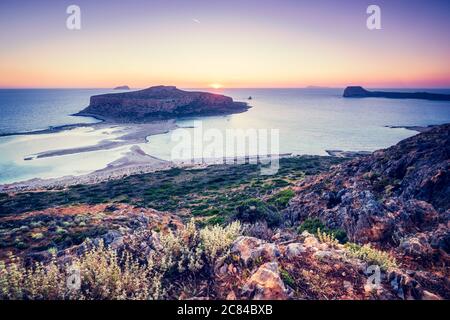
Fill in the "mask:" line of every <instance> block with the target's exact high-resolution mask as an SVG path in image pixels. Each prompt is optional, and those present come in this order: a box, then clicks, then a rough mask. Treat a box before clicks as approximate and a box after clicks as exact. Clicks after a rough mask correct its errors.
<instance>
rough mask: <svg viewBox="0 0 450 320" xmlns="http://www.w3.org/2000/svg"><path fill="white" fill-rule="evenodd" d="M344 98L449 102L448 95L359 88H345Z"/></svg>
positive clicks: (449, 97)
mask: <svg viewBox="0 0 450 320" xmlns="http://www.w3.org/2000/svg"><path fill="white" fill-rule="evenodd" d="M343 96H344V98H389V99H422V100H435V101H450V94H438V93H428V92H385V91H368V90H366V89H364V88H363V87H360V86H353V87H347V88H345V90H344V95H343Z"/></svg>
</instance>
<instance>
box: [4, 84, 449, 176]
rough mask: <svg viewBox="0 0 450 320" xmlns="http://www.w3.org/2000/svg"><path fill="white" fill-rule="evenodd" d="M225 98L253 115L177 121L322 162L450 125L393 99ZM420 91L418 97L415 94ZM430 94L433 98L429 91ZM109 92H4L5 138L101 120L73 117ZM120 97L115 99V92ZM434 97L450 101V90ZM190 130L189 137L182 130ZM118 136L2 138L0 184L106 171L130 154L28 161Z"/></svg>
mask: <svg viewBox="0 0 450 320" xmlns="http://www.w3.org/2000/svg"><path fill="white" fill-rule="evenodd" d="M208 91H211V92H217V93H222V94H225V95H228V96H231V97H233V98H234V99H235V100H237V101H247V98H248V97H249V96H252V97H253V99H252V100H249V101H248V102H249V103H250V105H251V106H252V108H251V109H250V110H249V111H248V112H245V113H241V114H235V115H230V116H220V117H201V118H196V119H180V120H178V121H177V123H178V125H179V126H180V127H184V128H183V129H177V130H194V129H192V127H193V126H195V125H198V122H195V121H196V120H201V121H202V122H201V124H202V127H203V130H204V131H206V130H208V129H218V130H219V131H220V132H223V133H224V132H225V131H226V130H227V129H244V130H245V129H269V130H270V129H279V134H280V142H279V148H280V152H281V153H294V154H317V155H325V154H326V153H325V150H329V149H339V150H348V151H373V150H376V149H380V148H385V147H389V146H391V145H393V144H395V143H397V142H398V141H400V140H402V139H405V138H407V137H409V136H412V135H414V134H416V132H414V131H410V130H406V129H402V128H400V129H391V128H387V127H386V126H412V125H418V126H425V125H430V124H442V123H447V122H450V102H437V101H425V100H392V99H375V98H365V99H344V98H342V97H341V96H342V89H226V90H225V89H224V90H220V91H214V90H208ZM413 91H417V89H415V90H413ZM427 91H430V90H427ZM108 92H112V91H111V90H105V89H103V90H102V89H83V90H81V89H55V90H53V89H45V90H44V89H43V90H39V89H32V90H0V133H2V134H4V133H14V132H24V131H34V130H40V129H46V128H49V127H52V126H60V125H65V124H74V123H94V122H97V120H95V119H92V118H85V117H73V116H70V115H71V114H73V113H75V112H78V111H80V110H81V109H83V108H84V107H86V106H87V105H88V104H89V97H90V96H91V95H95V94H101V93H108ZM116 92H117V91H116ZM436 92H442V93H450V90H439V91H436ZM185 128H187V129H185ZM177 130H174V131H172V132H170V133H168V134H163V135H157V136H151V137H149V138H148V142H147V143H145V144H141V145H139V146H140V147H141V148H142V149H143V150H144V151H146V152H147V153H149V154H151V155H154V156H156V157H160V158H164V159H170V158H171V151H172V149H173V147H174V146H175V144H176V142H173V141H172V139H171V137H172V134H174V133H177ZM113 136H114V132H113V131H112V130H95V129H92V128H90V127H83V128H76V129H73V130H67V131H63V132H59V133H52V134H40V135H22V136H5V137H0V183H9V182H14V181H20V180H26V179H31V178H50V177H59V176H64V175H79V174H84V173H88V172H91V171H93V170H97V169H101V168H103V167H105V166H106V165H107V164H108V163H110V162H112V161H114V160H116V159H117V158H119V157H120V156H121V155H122V154H123V153H124V152H126V151H128V150H129V148H130V146H125V147H120V148H116V149H112V150H106V151H95V152H88V153H83V154H76V155H66V156H61V157H53V158H44V159H35V160H32V161H25V160H24V158H26V157H27V156H29V155H33V154H35V153H38V152H43V151H48V150H55V149H61V148H71V147H75V146H85V145H92V144H96V143H97V142H98V141H100V140H103V139H105V138H111V137H113Z"/></svg>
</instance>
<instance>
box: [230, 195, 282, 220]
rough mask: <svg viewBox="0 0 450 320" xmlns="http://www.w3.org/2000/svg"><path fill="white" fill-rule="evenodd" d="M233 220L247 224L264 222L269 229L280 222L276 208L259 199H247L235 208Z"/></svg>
mask: <svg viewBox="0 0 450 320" xmlns="http://www.w3.org/2000/svg"><path fill="white" fill-rule="evenodd" d="M234 219H237V220H240V221H242V222H248V223H255V222H257V221H266V222H267V225H268V226H269V227H275V226H278V225H280V224H281V221H282V219H281V215H280V213H279V212H278V210H277V208H275V207H273V206H269V205H267V204H266V203H265V202H263V201H261V200H259V199H249V200H245V201H243V202H241V204H240V205H239V206H238V207H237V208H236V213H235V214H234Z"/></svg>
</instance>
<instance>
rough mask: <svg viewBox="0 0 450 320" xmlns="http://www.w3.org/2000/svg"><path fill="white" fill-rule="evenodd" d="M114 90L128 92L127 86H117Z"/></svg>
mask: <svg viewBox="0 0 450 320" xmlns="http://www.w3.org/2000/svg"><path fill="white" fill-rule="evenodd" d="M114 90H130V87H129V86H118V87H115V88H114Z"/></svg>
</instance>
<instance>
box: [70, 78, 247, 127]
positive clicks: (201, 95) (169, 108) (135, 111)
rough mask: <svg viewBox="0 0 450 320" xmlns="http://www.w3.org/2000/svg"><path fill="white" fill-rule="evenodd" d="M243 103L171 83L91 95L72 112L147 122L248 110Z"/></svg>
mask: <svg viewBox="0 0 450 320" xmlns="http://www.w3.org/2000/svg"><path fill="white" fill-rule="evenodd" d="M248 108H249V106H248V105H247V103H244V102H235V101H233V99H232V98H230V97H227V96H224V95H220V94H213V93H208V92H195V91H184V90H180V89H178V88H176V87H174V86H154V87H150V88H147V89H143V90H139V91H131V92H120V93H109V94H101V95H96V96H92V97H91V99H90V104H89V106H88V107H87V108H85V109H84V110H82V111H80V112H79V113H77V114H75V115H77V116H94V117H97V118H101V119H104V120H110V121H114V122H131V123H133V122H135V123H141V122H149V121H155V120H162V119H172V118H176V117H185V116H210V115H226V114H233V113H240V112H244V111H246V110H248Z"/></svg>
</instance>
